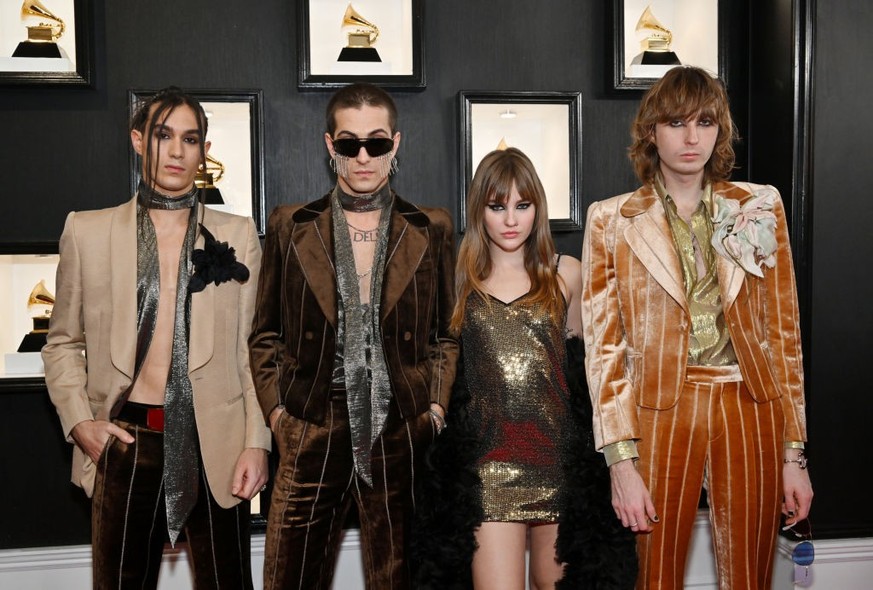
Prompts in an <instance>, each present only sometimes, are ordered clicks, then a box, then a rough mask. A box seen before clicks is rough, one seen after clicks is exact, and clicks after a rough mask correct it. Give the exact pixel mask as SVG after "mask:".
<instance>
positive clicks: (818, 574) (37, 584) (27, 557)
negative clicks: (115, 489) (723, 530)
mask: <svg viewBox="0 0 873 590" xmlns="http://www.w3.org/2000/svg"><path fill="white" fill-rule="evenodd" d="M793 546H794V545H793V543H791V542H789V541H787V540H786V539H782V538H780V539H779V543H778V546H777V549H776V564H775V568H774V572H773V590H794V583H793V576H794V566H793V564H792V563H791V549H792V548H793ZM183 547H184V544H183V545H182V546H180V547H179V548H177V549H167V550H166V551H165V552H164V560H163V563H162V564H161V578H160V583H159V584H158V590H187V589H189V588H191V575H190V572H189V569H188V556H187V553H186V552H185V550H184V549H183ZM815 551H816V555H815V563H814V564H813V565H812V566H811V571H812V585H811V586H809V588H812V589H813V590H829V589H833V588H839V589H840V590H869V589H870V588H873V538H863V539H833V540H816V541H815ZM690 552H691V553H690V555H689V560H688V570H687V572H686V575H685V588H687V589H694V590H717V588H718V584H717V582H716V577H715V561H714V558H713V553H712V543H711V537H710V533H709V520H708V517H707V514H706V511H701V512H700V513H699V514H698V515H697V519H696V520H695V523H694V531H693V533H692V539H691V550H690ZM263 565H264V536H263V535H256V536H254V537H252V570H253V572H252V573H253V577H254V584H255V588H261V587H262V583H263V578H262V573H261V572H262V570H263ZM90 587H91V547H90V546H88V545H75V546H70V547H47V548H38V549H7V550H3V551H0V588H3V589H6V588H8V589H10V590H12V589H14V590H54V589H56V588H64V589H66V590H88V588H90ZM333 587H334V589H335V590H358V589H360V590H363V588H364V582H363V570H362V568H361V544H360V538H359V536H358V532H357V531H355V530H351V531H348V532H347V533H346V534H345V536H344V538H343V542H342V547H341V549H340V555H339V560H338V562H337V568H336V574H335V576H334V584H333Z"/></svg>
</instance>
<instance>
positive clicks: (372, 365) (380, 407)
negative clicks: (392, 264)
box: [331, 185, 394, 487]
mask: <svg viewBox="0 0 873 590" xmlns="http://www.w3.org/2000/svg"><path fill="white" fill-rule="evenodd" d="M349 199H350V197H349V195H345V194H342V193H341V191H340V189H339V187H338V186H337V187H336V188H335V189H334V191H333V194H332V195H331V216H332V221H333V242H334V257H335V259H336V261H335V263H336V277H337V291H338V292H339V297H338V298H337V307H338V308H339V309H338V311H339V315H338V317H339V318H340V321H339V323H338V329H337V339H338V340H339V341H341V342H343V368H344V373H345V380H346V403H347V405H348V410H349V427H350V430H351V438H352V455H353V458H354V464H355V471H357V473H358V475H359V476H360V477H361V479H363V480H364V482H366V484H367V485H369V486H370V487H372V486H373V474H372V466H371V451H372V448H373V443H375V442H376V439H377V438H379V436H380V435H381V434H382V431H383V430H384V428H385V422H386V420H387V418H388V409H389V407H390V404H391V397H392V394H391V382H390V381H389V379H388V366H387V364H386V363H385V351H384V350H383V349H382V338H381V327H380V325H379V317H380V310H381V299H382V279H383V277H384V275H385V258H386V255H387V251H388V226H389V224H390V221H391V205H392V204H393V202H394V199H393V195H392V193H391V189H390V188H388V186H387V185H386V186H385V187H384V188H383V189H382V190H381V191H378V192H377V193H374V195H373V200H376V201H377V202H378V201H382V202H383V203H384V205H383V206H382V214H381V216H380V217H379V226H378V227H377V230H376V231H377V237H376V252H375V254H374V257H373V267H372V268H373V270H372V273H371V279H370V305H369V306H368V308H367V310H366V311H365V312H363V313H362V310H361V297H360V287H359V285H358V275H357V273H356V271H355V256H354V253H353V252H352V240H351V238H349V231H348V228H347V226H346V216H345V213H344V212H343V204H344V203H343V202H342V201H345V202H346V203H348V201H349ZM347 206H348V205H347ZM371 210H372V209H371ZM368 341H369V342H370V346H369V347H368V345H367V343H368ZM368 349H369V352H370V355H369V359H368V358H367V351H368Z"/></svg>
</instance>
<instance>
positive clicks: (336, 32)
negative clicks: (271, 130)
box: [297, 0, 425, 90]
mask: <svg viewBox="0 0 873 590" xmlns="http://www.w3.org/2000/svg"><path fill="white" fill-rule="evenodd" d="M297 6H298V20H297V22H298V40H299V41H298V42H299V52H298V55H299V58H298V59H299V64H298V79H297V86H298V88H300V89H317V88H337V87H340V86H344V85H346V84H349V83H351V82H372V83H374V84H379V85H380V86H383V87H385V88H390V89H396V90H404V89H405V90H420V89H422V88H424V87H425V76H424V44H423V43H422V38H423V37H422V35H423V32H422V31H423V27H422V19H423V14H422V11H423V7H424V0H351V1H350V0H301V1H300V2H298V3H297Z"/></svg>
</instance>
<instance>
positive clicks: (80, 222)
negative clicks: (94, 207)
mask: <svg viewBox="0 0 873 590" xmlns="http://www.w3.org/2000/svg"><path fill="white" fill-rule="evenodd" d="M203 225H204V226H206V228H207V229H209V231H210V232H212V234H213V235H214V236H215V239H216V240H218V241H220V242H227V243H228V244H229V245H230V246H233V247H234V248H235V250H236V257H237V260H239V261H240V262H242V263H243V264H245V265H246V266H247V267H248V269H249V272H250V275H251V276H250V277H249V280H248V281H246V282H245V283H239V282H237V281H229V282H226V283H222V284H220V285H218V286H216V285H214V284H210V285H207V286H206V288H205V289H204V290H203V291H200V292H199V293H193V294H192V295H191V325H190V338H189V346H188V377H189V379H191V386H192V388H193V390H194V415H195V417H196V420H197V433H198V436H199V440H200V452H201V455H202V457H203V466H204V469H205V471H206V479H207V481H208V482H209V489H210V490H211V491H212V495H213V496H214V497H215V499H216V500H217V501H218V503H219V504H221V505H222V506H224V507H226V508H229V507H231V506H234V505H236V504H237V503H239V501H240V500H239V498H237V497H235V496H233V495H232V494H231V491H230V489H231V484H232V482H233V471H234V468H235V467H236V461H237V458H238V457H239V455H240V453H242V451H243V449H245V448H261V449H266V450H269V449H270V431H269V429H267V428H265V426H264V423H263V421H262V420H261V416H260V408H259V407H258V403H257V398H256V396H255V388H254V385H253V383H252V379H251V372H250V371H249V356H248V350H247V348H248V347H247V344H246V339H247V337H248V334H249V331H248V327H249V326H250V325H251V317H252V314H253V313H254V303H255V292H256V286H257V276H258V270H259V268H260V262H261V245H260V242H259V241H258V234H257V232H256V231H255V224H254V222H253V221H252V220H251V218H245V217H240V216H238V215H230V214H228V213H222V212H219V211H214V210H212V209H209V208H207V209H206V210H205V211H204V212H203ZM194 247H195V248H202V247H203V236H199V237H198V238H197V242H196V243H195V244H194ZM136 250H137V244H136V199H135V198H134V199H131V200H130V201H128V202H127V203H124V204H123V205H119V206H118V207H112V208H109V209H101V210H99V211H82V212H74V213H70V214H69V216H67V222H66V225H65V226H64V232H63V234H62V235H61V240H60V253H61V257H60V262H59V263H58V273H57V283H56V295H55V299H56V302H55V306H54V308H53V309H52V319H51V326H50V328H49V333H48V337H47V344H46V345H45V347H43V349H42V357H43V361H44V362H45V379H46V385H47V386H48V390H49V396H50V397H51V400H52V402H53V403H54V405H55V408H56V409H57V412H58V416H60V419H61V426H62V428H63V431H64V436H66V437H67V439H68V440H70V442H72V439H70V431H71V430H72V429H73V427H74V426H75V425H76V424H78V423H79V422H82V421H83V420H92V419H95V418H96V419H98V420H108V419H109V412H110V410H111V409H112V407H113V406H114V405H115V402H116V400H118V397H119V395H121V393H122V392H123V391H125V390H126V389H127V388H128V387H129V386H130V383H131V380H132V379H133V374H134V365H135V356H136V339H137V337H136ZM73 449H74V450H73V473H72V480H73V483H75V484H76V485H79V486H81V487H82V488H84V489H85V492H86V493H87V494H88V496H90V495H91V494H92V492H93V489H94V478H95V475H96V469H95V466H94V463H93V462H92V461H91V459H90V458H88V456H86V455H85V454H84V453H83V452H82V451H81V450H80V449H79V447H78V446H74V447H73Z"/></svg>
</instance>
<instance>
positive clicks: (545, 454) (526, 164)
mask: <svg viewBox="0 0 873 590" xmlns="http://www.w3.org/2000/svg"><path fill="white" fill-rule="evenodd" d="M580 287H581V275H580V263H579V261H578V260H577V259H575V258H572V257H569V256H560V257H559V256H557V255H556V253H555V246H554V243H553V241H552V237H551V234H550V232H549V216H548V211H547V210H546V198H545V193H544V191H543V188H542V184H541V183H540V180H539V178H538V177H537V174H536V171H535V170H534V167H533V165H532V164H531V162H530V160H529V159H528V158H527V156H525V155H524V154H523V153H522V152H520V151H519V150H517V149H513V148H509V149H507V150H504V151H494V152H491V153H490V154H488V155H487V156H485V158H484V159H483V160H482V163H481V164H480V165H479V168H478V170H477V171H476V175H475V177H474V178H473V183H472V185H471V189H470V195H469V201H468V204H467V231H466V233H465V235H464V239H463V241H462V243H461V247H460V250H459V254H458V266H457V272H456V291H457V294H458V298H457V301H458V304H457V307H456V309H455V312H454V315H453V317H452V329H453V330H455V331H456V332H457V333H459V334H460V335H461V340H462V343H463V353H464V367H465V373H466V375H465V377H466V385H467V388H468V389H469V392H470V407H469V412H470V418H471V420H472V422H473V423H474V424H475V430H476V434H477V445H476V446H477V449H476V453H475V454H476V458H477V459H476V469H477V471H478V475H479V478H480V479H481V481H482V487H481V503H482V510H483V513H484V520H483V522H482V524H481V525H480V526H479V528H478V529H477V531H476V533H475V535H476V542H477V543H478V550H477V551H476V553H475V554H474V556H473V583H474V585H475V587H476V588H477V589H479V588H499V589H501V590H505V589H512V588H524V587H525V559H524V557H525V550H526V548H527V546H528V544H529V546H530V582H531V587H533V588H538V589H543V588H552V587H554V584H555V582H556V581H557V580H558V579H559V578H560V577H561V575H562V566H561V564H560V563H559V562H558V561H557V559H556V555H555V542H556V539H557V533H558V525H557V519H558V498H559V493H558V491H559V488H560V486H561V479H562V470H561V462H560V452H559V451H560V444H561V432H562V427H563V425H564V422H565V421H566V420H567V419H568V416H569V395H570V394H569V389H568V386H567V380H566V377H565V367H566V350H565V345H564V341H565V339H566V338H567V337H568V336H573V335H578V334H579V333H580V332H581V320H580V299H579V297H580Z"/></svg>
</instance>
